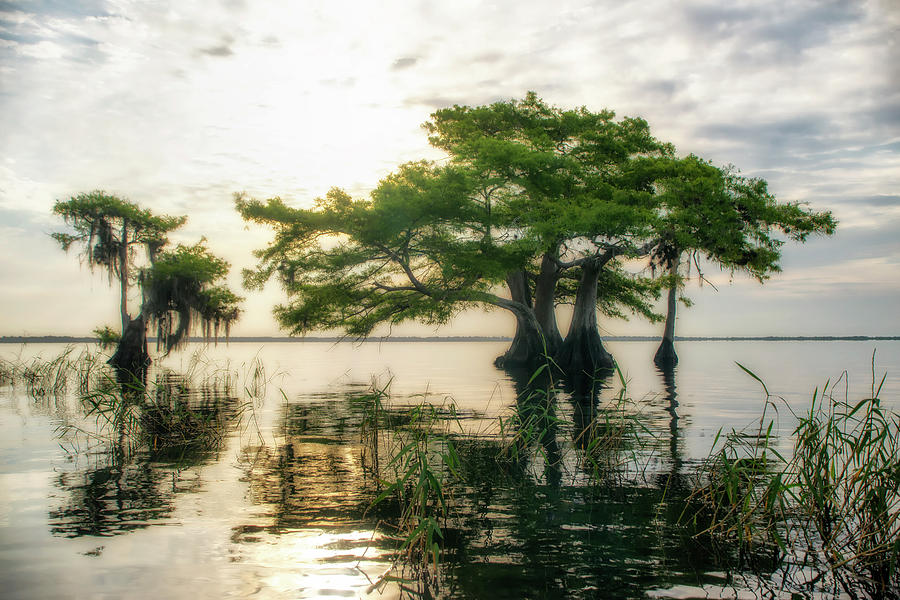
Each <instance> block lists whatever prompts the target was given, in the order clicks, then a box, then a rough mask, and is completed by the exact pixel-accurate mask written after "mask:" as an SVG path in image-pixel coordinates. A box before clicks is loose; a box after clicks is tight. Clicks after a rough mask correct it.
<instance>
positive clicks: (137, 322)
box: [109, 315, 151, 383]
mask: <svg viewBox="0 0 900 600" xmlns="http://www.w3.org/2000/svg"><path fill="white" fill-rule="evenodd" d="M150 362H151V361H150V354H149V353H148V352H147V324H146V322H145V321H144V317H143V315H141V316H138V317H137V318H136V319H134V320H132V321H129V322H128V326H127V327H125V331H123V332H122V338H121V339H120V340H119V346H118V347H117V348H116V352H115V354H113V355H112V357H111V358H110V359H109V364H110V365H112V366H113V368H115V370H116V375H118V377H119V381H121V382H123V383H132V382H136V381H137V382H143V381H144V376H145V374H146V373H147V367H148V366H150Z"/></svg>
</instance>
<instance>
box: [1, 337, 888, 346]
mask: <svg viewBox="0 0 900 600" xmlns="http://www.w3.org/2000/svg"><path fill="white" fill-rule="evenodd" d="M512 339H513V338H511V337H509V336H464V335H463V336H373V337H368V338H350V337H347V336H307V337H294V336H230V337H221V338H218V339H216V338H205V337H200V336H191V337H190V338H188V341H189V342H191V343H207V344H208V343H214V344H216V343H218V342H222V343H226V344H227V343H232V342H233V343H250V342H279V343H285V342H287V343H298V342H310V343H323V342H327V343H342V342H351V343H385V342H403V343H415V342H510V341H512ZM602 339H603V340H604V341H611V342H653V341H660V340H661V339H662V336H647V335H609V336H602ZM870 340H871V341H893V340H900V336H897V335H878V336H869V335H766V336H744V335H731V336H679V335H676V336H675V341H676V342H679V341H682V342H692V341H693V342H705V341H736V342H744V341H748V342H749V341H763V342H765V341H769V342H777V341H870ZM147 341H148V342H154V343H155V342H156V338H155V337H148V338H147ZM96 342H97V338H96V337H93V336H70V335H6V336H0V344H23V343H24V344H28V343H32V344H41V343H74V344H78V343H96Z"/></svg>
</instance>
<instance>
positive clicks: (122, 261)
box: [119, 219, 131, 338]
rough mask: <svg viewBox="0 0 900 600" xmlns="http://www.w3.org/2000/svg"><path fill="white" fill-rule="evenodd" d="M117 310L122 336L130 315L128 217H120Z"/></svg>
mask: <svg viewBox="0 0 900 600" xmlns="http://www.w3.org/2000/svg"><path fill="white" fill-rule="evenodd" d="M119 312H120V313H121V316H122V337H123V338H124V337H125V330H126V329H128V323H129V322H130V321H131V317H129V316H128V219H122V246H121V247H120V248H119Z"/></svg>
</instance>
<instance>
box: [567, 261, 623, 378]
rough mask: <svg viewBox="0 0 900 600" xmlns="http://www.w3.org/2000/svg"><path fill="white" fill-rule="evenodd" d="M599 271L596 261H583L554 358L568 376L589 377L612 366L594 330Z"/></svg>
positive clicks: (598, 334) (609, 356) (613, 363)
mask: <svg viewBox="0 0 900 600" xmlns="http://www.w3.org/2000/svg"><path fill="white" fill-rule="evenodd" d="M601 269H602V267H601V266H600V265H599V264H598V263H596V262H587V263H585V265H584V266H583V267H582V271H581V281H580V282H579V283H578V293H577V294H576V295H575V311H574V313H573V314H572V324H571V325H570V326H569V333H568V335H566V339H565V341H564V342H563V345H562V348H561V350H560V353H559V357H558V359H557V361H558V362H559V365H560V367H562V369H563V370H564V371H565V372H566V373H567V374H568V375H569V376H570V377H583V376H587V377H591V378H592V377H594V376H595V375H596V374H597V372H598V371H607V370H610V369H613V368H614V367H615V361H613V357H612V355H611V354H610V353H609V352H607V351H606V349H605V348H604V347H603V341H602V340H601V339H600V333H599V332H598V331H597V281H598V279H599V277H600V270H601Z"/></svg>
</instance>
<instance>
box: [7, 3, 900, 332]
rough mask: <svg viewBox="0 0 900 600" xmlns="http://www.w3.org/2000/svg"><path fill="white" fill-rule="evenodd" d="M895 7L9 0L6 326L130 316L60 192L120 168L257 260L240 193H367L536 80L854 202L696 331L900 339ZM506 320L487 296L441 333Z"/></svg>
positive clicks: (731, 288) (772, 177)
mask: <svg viewBox="0 0 900 600" xmlns="http://www.w3.org/2000/svg"><path fill="white" fill-rule="evenodd" d="M898 29H900V7H898V5H897V4H896V2H895V0H874V1H870V2H855V1H852V0H839V1H833V2H830V1H824V0H823V1H806V0H795V1H792V2H784V1H783V0H773V1H766V0H755V1H750V2H741V1H737V2H734V1H732V2H710V1H696V0H695V1H685V2H670V1H662V0H645V1H642V2H621V0H616V1H608V0H595V1H590V0H557V1H555V2H543V1H538V0H517V1H515V2H512V1H509V0H499V1H496V2H487V1H472V0H455V1H454V2H432V1H428V0H382V1H379V2H358V1H344V0H328V1H323V2H319V1H316V0H309V1H304V2H294V1H283V2H282V1H267V2H250V1H242V0H222V1H220V2H215V1H213V0H207V1H202V2H194V1H190V0H178V1H172V2H164V1H159V2H129V1H126V0H86V1H82V2H78V1H73V0H35V1H28V0H19V1H13V2H8V1H7V2H4V1H0V255H2V260H0V281H2V286H0V335H20V334H32V335H40V334H87V333H88V332H89V331H90V330H91V329H92V328H93V327H95V326H97V325H100V324H103V323H108V324H111V325H113V324H115V323H116V322H117V315H118V312H117V297H116V294H115V292H114V291H113V290H110V289H109V288H108V285H107V281H106V280H105V278H104V277H103V276H101V275H99V274H96V275H92V274H90V273H89V271H87V269H86V268H84V267H81V266H79V262H78V259H77V256H76V255H75V254H70V255H66V254H64V253H63V252H62V251H61V250H59V248H58V247H57V246H56V245H55V243H54V242H53V240H52V239H50V237H49V236H48V233H50V232H52V231H55V230H60V228H61V227H62V224H61V223H60V222H57V221H56V220H55V219H54V217H52V215H50V209H51V207H52V205H53V203H54V201H55V200H58V199H67V198H68V197H70V196H72V195H74V194H77V193H79V192H83V191H89V190H93V189H104V190H107V191H109V192H112V193H116V194H119V195H122V196H125V197H127V198H129V199H131V200H132V201H135V202H137V203H139V204H142V205H144V206H146V207H148V208H151V209H152V210H153V211H154V212H158V213H168V214H186V215H188V216H189V222H188V225H187V226H186V227H184V228H183V229H182V230H181V231H180V232H179V234H178V235H177V236H176V241H184V242H193V241H196V240H197V239H198V238H199V237H200V236H201V235H206V236H207V238H208V240H209V245H210V247H211V248H212V249H213V250H214V251H215V252H217V253H218V254H221V255H223V256H225V257H227V258H228V259H229V260H230V261H231V263H232V265H233V266H234V267H235V269H234V270H235V271H239V270H240V269H241V268H244V267H249V266H252V264H253V258H252V256H251V254H250V252H251V250H252V249H253V248H257V247H260V246H262V245H263V244H265V241H266V239H267V234H266V232H265V231H264V230H262V229H259V228H256V227H250V228H248V227H246V226H245V225H244V224H243V223H242V222H241V220H240V219H239V218H238V216H237V215H236V214H235V212H234V210H233V208H232V199H231V198H232V194H233V193H234V192H237V191H246V192H248V193H249V194H251V195H254V196H257V197H268V196H272V195H276V194H277V195H281V196H282V197H285V198H288V199H290V200H291V201H292V202H295V203H296V204H298V205H301V204H307V203H309V202H311V201H312V200H313V199H314V198H315V197H316V196H319V195H322V194H324V193H325V192H326V191H327V190H328V188H330V187H332V186H340V187H344V188H345V189H348V190H351V191H353V192H354V193H358V194H365V193H366V192H367V191H368V190H369V189H371V188H372V187H374V185H375V184H376V183H377V181H378V180H379V179H380V178H381V177H383V176H384V175H386V174H387V173H389V172H390V171H391V170H393V169H394V168H395V167H396V166H397V165H398V164H400V163H403V162H405V161H408V160H413V159H419V158H440V157H441V154H440V153H438V152H437V151H435V150H433V149H430V148H429V147H428V145H427V141H426V139H425V135H424V133H423V131H422V130H421V127H420V125H421V123H423V122H424V121H425V120H426V119H427V118H428V115H429V114H430V113H431V112H433V111H434V110H435V109H438V108H441V107H444V106H448V105H452V104H454V103H458V104H483V103H488V102H493V101H496V100H507V99H511V98H521V97H522V96H524V94H525V93H526V91H528V90H534V91H536V92H537V93H538V95H539V96H541V97H542V98H543V99H544V100H546V101H547V102H549V103H552V104H555V105H558V106H562V107H573V106H581V105H585V106H587V107H589V108H591V109H594V110H599V109H601V108H610V109H612V110H614V111H616V113H617V114H618V115H620V116H625V115H629V116H642V117H644V118H645V119H647V120H648V121H649V123H650V126H651V128H652V130H653V132H654V134H655V135H656V136H657V137H659V138H662V139H665V140H669V141H671V142H673V143H674V144H675V145H676V147H677V148H678V150H679V152H680V153H682V154H687V153H690V152H693V153H696V154H699V155H701V156H703V157H705V158H708V159H712V160H713V161H715V162H717V163H719V164H727V163H732V164H734V165H736V166H737V167H738V168H740V169H741V170H742V171H743V172H744V173H745V174H748V175H754V176H761V177H764V178H766V179H767V180H768V181H769V183H770V189H771V190H772V191H773V192H775V194H776V195H777V196H778V197H779V199H781V200H784V201H805V202H809V203H810V205H811V206H812V207H813V208H814V209H817V210H825V209H828V210H831V211H833V212H834V214H835V215H836V216H837V218H838V219H839V221H840V227H839V232H838V234H837V235H836V236H834V237H833V238H829V239H815V240H812V241H810V242H809V243H807V244H805V245H803V246H795V247H787V248H786V250H785V253H784V261H783V266H784V272H783V273H782V274H780V275H778V276H776V277H774V278H773V279H772V280H771V281H770V282H768V283H767V284H766V285H765V286H760V285H758V284H755V283H752V282H749V281H746V280H744V279H743V278H741V277H735V278H734V281H731V280H730V277H729V276H728V275H727V274H714V273H711V274H710V275H711V278H712V279H713V280H714V281H715V282H716V284H717V287H718V291H716V290H714V289H712V288H711V287H709V286H705V287H703V288H700V287H698V286H696V285H693V286H692V287H691V288H690V289H689V295H690V296H691V297H692V298H693V299H694V301H695V306H694V307H693V308H691V309H690V310H684V311H682V313H681V316H680V318H679V325H678V327H679V333H680V334H682V335H744V334H751V335H779V334H785V335H828V334H834V335H842V334H863V335H898V334H900V187H898V183H900V159H898V149H900V78H898V74H900V71H898V69H900V48H898V45H897V41H898V39H900V35H898V33H900V32H898ZM232 283H233V285H235V286H239V277H238V276H237V275H235V276H234V277H233V281H232ZM244 295H246V296H247V302H246V305H245V308H246V310H247V313H246V314H245V316H244V318H243V321H242V323H241V324H240V325H239V326H238V327H237V328H236V329H235V332H234V333H236V334H238V335H269V334H276V333H277V329H276V326H275V324H274V321H273V320H272V318H271V316H270V310H271V307H272V305H273V304H275V303H276V302H278V301H279V300H280V299H281V298H282V296H281V294H280V291H279V290H278V289H277V288H276V287H275V286H273V287H272V289H270V290H267V291H266V292H264V293H255V292H254V293H245V294H244ZM602 327H603V329H604V331H605V332H607V333H610V334H616V335H627V334H648V333H653V332H655V331H656V330H657V329H658V327H657V326H650V325H647V324H645V323H642V322H639V321H635V320H632V321H630V322H624V321H623V322H619V321H605V322H603V324H602ZM511 328H512V323H511V321H510V320H509V319H507V316H506V315H504V314H492V315H490V317H489V318H481V317H479V316H478V315H470V316H467V317H465V318H462V319H460V320H458V321H457V323H456V324H455V325H454V327H453V328H445V329H442V330H441V331H440V332H439V334H448V335H469V334H473V333H499V334H504V333H510V332H511ZM410 331H413V330H410ZM430 331H431V330H427V331H425V333H426V334H427V333H429V332H430Z"/></svg>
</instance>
